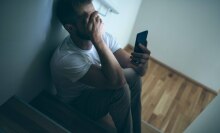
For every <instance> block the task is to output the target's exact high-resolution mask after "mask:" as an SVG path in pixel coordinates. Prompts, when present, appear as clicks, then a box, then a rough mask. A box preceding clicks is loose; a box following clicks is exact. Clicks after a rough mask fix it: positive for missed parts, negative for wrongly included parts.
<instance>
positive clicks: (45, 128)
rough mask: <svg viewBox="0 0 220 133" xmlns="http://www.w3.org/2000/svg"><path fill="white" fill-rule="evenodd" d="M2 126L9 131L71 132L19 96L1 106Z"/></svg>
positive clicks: (0, 126)
mask: <svg viewBox="0 0 220 133" xmlns="http://www.w3.org/2000/svg"><path fill="white" fill-rule="evenodd" d="M0 128H1V129H2V130H3V131H5V132H7V133H10V132H14V131H13V130H15V131H16V132H22V133H23V132H24V133H25V132H32V133H35V132H36V133H39V132H41V133H44V132H45V133H46V132H47V133H54V132H59V133H68V132H70V131H68V130H66V129H64V128H63V127H62V126H60V125H59V124H57V123H55V122H54V121H52V120H51V119H48V117H47V116H45V115H44V114H42V113H40V112H39V111H37V110H36V109H34V108H33V107H31V106H30V105H28V104H27V103H25V102H24V101H22V100H20V99H19V98H17V97H12V98H10V99H9V100H8V101H7V102H6V103H5V104H3V105H2V106H1V107H0Z"/></svg>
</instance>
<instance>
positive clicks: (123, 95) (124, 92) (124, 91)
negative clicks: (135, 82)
mask: <svg viewBox="0 0 220 133" xmlns="http://www.w3.org/2000/svg"><path fill="white" fill-rule="evenodd" d="M112 99H113V101H115V102H116V101H121V102H125V103H129V104H130V89H129V85H128V84H125V85H123V86H122V87H121V88H119V89H117V90H115V91H114V92H113V95H112Z"/></svg>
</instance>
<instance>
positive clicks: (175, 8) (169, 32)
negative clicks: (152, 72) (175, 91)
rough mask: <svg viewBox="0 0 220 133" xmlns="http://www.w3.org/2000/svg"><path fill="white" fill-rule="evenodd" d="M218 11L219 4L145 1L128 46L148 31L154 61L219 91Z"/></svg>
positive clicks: (199, 0)
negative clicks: (141, 33) (137, 36)
mask: <svg viewBox="0 0 220 133" xmlns="http://www.w3.org/2000/svg"><path fill="white" fill-rule="evenodd" d="M219 7H220V1H219V0H181V1H180V0H178V1H176V0H143V1H142V4H141V7H140V11H139V14H138V17H137V20H136V23H135V26H134V29H133V32H132V35H131V39H130V41H129V42H130V44H134V41H135V37H136V33H137V32H140V31H142V30H145V29H148V30H149V36H148V41H149V49H150V50H151V52H152V56H153V57H154V58H156V59H158V60H159V61H161V62H163V63H164V64H166V65H168V66H170V67H172V68H174V69H176V70H177V71H179V72H181V73H183V74H185V75H186V76H188V77H190V78H192V79H194V80H196V81H198V82H200V83H202V84H204V85H206V86H208V87H209V88H211V89H212V90H214V91H218V90H219V89H220V61H219V57H220V52H219V50H220V10H219Z"/></svg>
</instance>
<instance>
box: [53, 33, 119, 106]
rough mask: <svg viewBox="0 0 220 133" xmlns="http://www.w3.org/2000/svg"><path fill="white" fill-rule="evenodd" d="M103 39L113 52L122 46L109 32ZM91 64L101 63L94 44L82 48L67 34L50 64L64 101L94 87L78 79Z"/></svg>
mask: <svg viewBox="0 0 220 133" xmlns="http://www.w3.org/2000/svg"><path fill="white" fill-rule="evenodd" d="M103 40H104V41H105V43H106V45H107V46H108V47H109V48H110V50H111V51H112V53H114V52H115V51H117V50H118V49H120V48H121V47H120V46H119V44H118V43H117V42H116V40H115V39H114V38H113V37H112V36H111V35H110V34H108V33H105V34H103ZM91 64H97V65H101V64H100V59H99V55H98V53H97V51H96V49H95V47H94V46H93V45H92V48H91V49H90V50H82V49H80V48H79V47H77V46H76V45H75V44H74V43H73V41H72V40H71V38H70V36H67V37H66V38H65V39H64V40H63V42H62V43H61V44H60V45H59V46H58V47H57V49H56V50H55V52H54V54H53V57H52V59H51V64H50V65H51V73H52V77H53V81H54V84H55V86H56V89H57V96H58V97H59V98H60V99H61V100H62V101H64V102H70V101H71V100H73V99H74V98H76V97H77V96H79V95H80V93H81V92H82V91H83V90H85V89H92V88H93V87H92V86H87V85H85V84H82V83H80V82H79V81H78V80H79V79H80V78H82V77H83V76H84V75H85V74H86V73H87V71H88V70H89V68H90V66H91ZM94 78H95V75H94Z"/></svg>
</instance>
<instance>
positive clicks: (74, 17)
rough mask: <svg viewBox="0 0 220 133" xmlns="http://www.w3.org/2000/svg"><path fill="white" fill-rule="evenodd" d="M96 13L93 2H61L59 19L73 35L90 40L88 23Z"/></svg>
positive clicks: (72, 0) (82, 0)
mask: <svg viewBox="0 0 220 133" xmlns="http://www.w3.org/2000/svg"><path fill="white" fill-rule="evenodd" d="M93 12H95V9H94V6H93V4H92V0H59V1H58V4H57V17H58V19H59V20H60V22H61V23H62V24H63V26H64V27H65V29H66V30H67V31H68V32H69V33H70V34H71V35H77V36H78V37H80V38H82V39H85V40H89V36H88V34H87V23H88V20H89V17H90V15H91V14H92V13H93Z"/></svg>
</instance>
